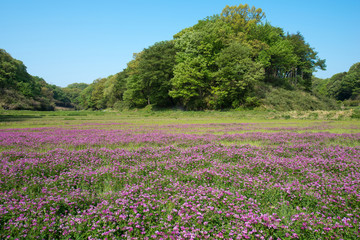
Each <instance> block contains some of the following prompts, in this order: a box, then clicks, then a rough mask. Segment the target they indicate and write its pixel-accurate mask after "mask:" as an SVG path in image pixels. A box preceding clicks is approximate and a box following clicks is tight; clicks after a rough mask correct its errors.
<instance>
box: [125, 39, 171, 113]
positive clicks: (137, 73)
mask: <svg viewBox="0 0 360 240" xmlns="http://www.w3.org/2000/svg"><path fill="white" fill-rule="evenodd" d="M174 65H175V48H174V42H173V41H163V42H158V43H155V44H154V45H152V46H150V47H149V48H146V49H144V51H142V52H141V53H139V54H136V55H135V57H134V60H133V61H131V62H130V63H129V64H128V69H127V72H128V78H127V86H126V91H125V92H124V100H125V101H127V102H130V103H131V104H130V105H133V106H136V107H142V106H145V105H150V104H155V105H157V106H160V107H164V106H169V105H171V101H172V99H171V98H170V97H169V94H168V93H169V90H170V88H171V85H170V79H171V78H172V77H173V68H174Z"/></svg>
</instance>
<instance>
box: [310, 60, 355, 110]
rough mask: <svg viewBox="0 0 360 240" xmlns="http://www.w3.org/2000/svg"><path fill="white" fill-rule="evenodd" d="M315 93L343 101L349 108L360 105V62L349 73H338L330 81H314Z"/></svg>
mask: <svg viewBox="0 0 360 240" xmlns="http://www.w3.org/2000/svg"><path fill="white" fill-rule="evenodd" d="M313 89H314V92H316V93H318V94H320V95H323V96H328V97H330V98H334V99H336V100H338V101H343V103H344V104H345V105H348V106H359V105H360V62H358V63H355V64H354V65H352V66H351V67H350V69H349V71H348V72H342V73H337V74H335V75H334V76H332V77H331V78H328V79H314V83H313Z"/></svg>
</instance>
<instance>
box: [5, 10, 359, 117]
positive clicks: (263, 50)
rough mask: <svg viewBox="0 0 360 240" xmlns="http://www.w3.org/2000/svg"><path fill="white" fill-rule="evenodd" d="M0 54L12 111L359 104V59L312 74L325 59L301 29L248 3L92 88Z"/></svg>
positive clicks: (146, 53) (160, 45)
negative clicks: (275, 21)
mask: <svg viewBox="0 0 360 240" xmlns="http://www.w3.org/2000/svg"><path fill="white" fill-rule="evenodd" d="M0 54H1V56H0V60H1V69H0V70H1V72H0V87H1V88H0V90H1V92H2V93H3V94H2V96H3V97H2V98H0V99H1V106H2V107H3V108H10V109H24V108H25V109H53V108H54V107H55V106H58V107H75V108H83V109H94V110H99V109H105V108H115V109H118V110H122V109H128V108H142V107H145V106H149V107H153V106H155V107H158V108H169V107H172V108H174V107H176V108H180V109H185V110H202V109H215V110H222V109H231V108H235V109H236V108H256V107H262V108H266V109H275V110H281V109H286V110H291V109H293V110H314V109H336V108H337V105H336V103H335V101H334V100H331V99H335V100H340V101H344V100H347V99H350V100H351V101H355V102H356V101H359V100H358V99H359V93H360V80H359V79H360V70H359V69H360V67H359V64H360V63H357V64H354V65H353V66H352V67H351V68H350V70H349V72H347V73H339V74H336V75H334V76H333V77H332V78H330V79H325V80H321V79H316V78H314V77H313V73H314V72H315V71H316V70H317V69H322V70H324V69H325V67H326V66H325V60H323V59H320V58H319V57H318V54H317V52H316V51H315V50H314V49H313V48H312V47H311V46H310V45H309V44H308V43H307V42H306V41H305V39H304V37H303V36H302V35H301V34H300V33H299V32H298V33H296V34H289V33H285V32H284V30H283V29H281V28H279V27H276V26H272V25H271V24H270V23H268V22H267V21H266V20H265V13H264V12H263V11H262V10H261V9H257V8H255V7H249V6H248V5H247V4H245V5H242V4H240V5H239V6H232V7H230V6H226V7H225V8H224V9H223V11H222V12H221V14H218V15H214V16H211V17H207V18H205V19H203V20H200V21H199V22H198V23H197V24H195V25H194V26H191V27H189V28H186V29H183V30H182V31H180V32H179V33H177V34H175V35H174V38H173V39H172V40H169V41H162V42H157V43H155V44H154V45H152V46H149V47H148V48H145V49H144V50H143V51H142V52H140V53H136V54H134V57H133V60H132V61H130V62H129V63H128V64H127V67H126V68H125V69H124V70H123V71H121V72H119V73H117V74H115V75H111V76H109V77H107V78H99V79H96V80H95V81H94V82H93V83H92V84H90V85H87V84H79V83H74V84H70V85H69V86H68V87H66V88H60V87H57V86H54V85H49V84H47V83H46V82H45V81H44V80H43V79H41V78H38V77H33V76H31V75H29V74H28V73H27V72H26V67H25V66H24V65H23V64H22V62H20V61H18V60H15V59H13V58H11V56H10V55H9V54H7V53H6V52H5V51H4V50H1V52H0ZM4 96H6V97H4ZM295 96H296V97H295ZM16 99H20V103H19V101H18V100H16Z"/></svg>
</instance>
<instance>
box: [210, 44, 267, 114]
mask: <svg viewBox="0 0 360 240" xmlns="http://www.w3.org/2000/svg"><path fill="white" fill-rule="evenodd" d="M216 64H217V65H218V67H219V70H218V71H217V72H216V74H215V75H214V76H215V78H216V84H214V85H213V86H212V97H211V99H212V100H211V105H212V106H213V107H214V108H224V107H225V108H226V107H234V108H236V107H239V106H240V105H241V104H244V103H246V99H247V97H249V94H250V93H251V91H252V90H253V88H254V86H255V85H256V84H257V83H258V82H259V81H260V80H262V79H263V77H264V69H263V67H262V64H261V63H258V62H255V61H253V60H252V59H251V50H250V49H249V48H248V47H246V46H243V45H242V44H240V43H236V42H235V43H233V44H231V45H230V46H229V47H227V48H224V49H223V50H222V51H221V52H220V54H219V55H218V57H217V59H216Z"/></svg>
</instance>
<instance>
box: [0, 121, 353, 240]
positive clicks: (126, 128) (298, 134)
mask: <svg viewBox="0 0 360 240" xmlns="http://www.w3.org/2000/svg"><path fill="white" fill-rule="evenodd" d="M333 128H334V126H332V125H329V124H328V123H326V122H314V123H312V124H308V125H306V126H303V125H296V124H288V125H286V124H283V125H282V126H279V124H276V125H274V126H271V124H261V123H208V124H191V123H189V124H161V125H160V124H159V125H156V124H147V125H146V124H144V125H140V124H135V123H125V122H122V123H103V124H96V123H91V124H90V123H89V124H77V125H68V126H62V127H39V128H25V129H14V128H11V129H9V128H7V129H1V130H0V160H1V169H0V171H1V173H0V239H360V147H359V143H360V133H359V132H360V129H359V128H358V126H357V125H355V126H351V125H348V126H347V128H348V130H349V129H350V130H353V131H347V132H348V133H334V132H336V131H332V130H334V129H333Z"/></svg>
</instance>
